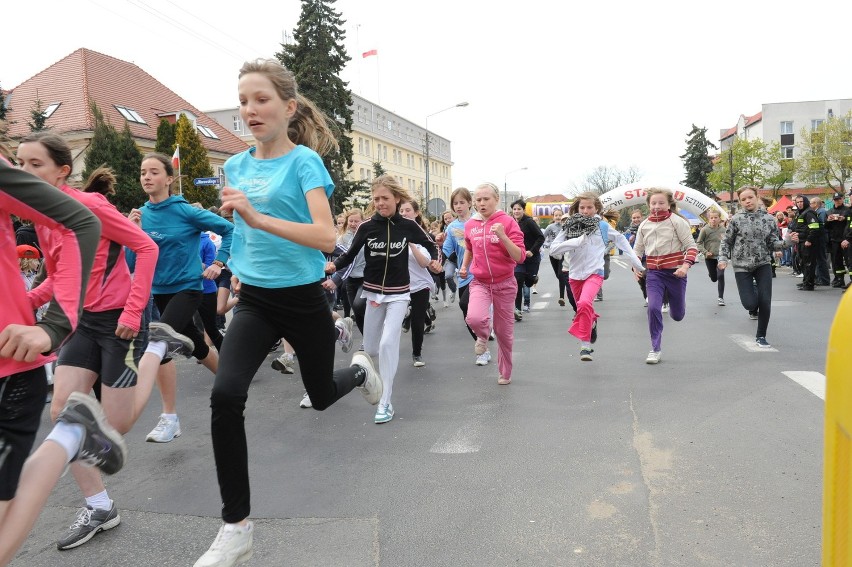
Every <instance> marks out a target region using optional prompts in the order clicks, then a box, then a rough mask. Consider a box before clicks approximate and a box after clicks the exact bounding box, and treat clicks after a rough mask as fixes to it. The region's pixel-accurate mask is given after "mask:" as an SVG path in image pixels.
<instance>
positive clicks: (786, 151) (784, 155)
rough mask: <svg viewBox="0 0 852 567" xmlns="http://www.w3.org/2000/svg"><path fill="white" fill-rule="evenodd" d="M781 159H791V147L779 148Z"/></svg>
mask: <svg viewBox="0 0 852 567" xmlns="http://www.w3.org/2000/svg"><path fill="white" fill-rule="evenodd" d="M781 159H793V146H781Z"/></svg>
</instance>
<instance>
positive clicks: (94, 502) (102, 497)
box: [86, 490, 112, 510]
mask: <svg viewBox="0 0 852 567" xmlns="http://www.w3.org/2000/svg"><path fill="white" fill-rule="evenodd" d="M86 504H87V505H88V506H91V507H92V508H94V509H95V510H109V509H110V508H112V500H110V499H109V494H107V491H106V490H104V491H103V492H98V493H97V494H93V495H92V496H87V497H86Z"/></svg>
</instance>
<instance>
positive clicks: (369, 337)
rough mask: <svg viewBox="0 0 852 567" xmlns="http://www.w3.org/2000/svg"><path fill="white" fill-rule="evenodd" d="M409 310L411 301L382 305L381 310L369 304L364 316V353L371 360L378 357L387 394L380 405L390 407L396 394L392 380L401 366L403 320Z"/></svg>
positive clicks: (369, 302) (380, 305)
mask: <svg viewBox="0 0 852 567" xmlns="http://www.w3.org/2000/svg"><path fill="white" fill-rule="evenodd" d="M407 309H408V301H391V302H389V303H380V304H379V305H378V307H376V306H374V305H373V302H372V301H367V312H366V313H365V314H364V350H365V351H366V352H367V354H369V355H370V356H371V357H373V358H375V357H376V355H378V357H379V374H380V375H381V377H382V384H383V385H384V393H383V394H382V399H381V401H380V402H379V403H380V404H389V403H390V399H391V393H392V392H393V379H394V377H395V376H396V369H397V367H398V366H399V338H400V336H401V335H402V320H403V319H404V318H405V312H406V310H407Z"/></svg>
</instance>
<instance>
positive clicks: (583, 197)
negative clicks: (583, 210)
mask: <svg viewBox="0 0 852 567" xmlns="http://www.w3.org/2000/svg"><path fill="white" fill-rule="evenodd" d="M580 201H591V202H592V203H594V204H595V212H596V213H598V214H601V211H603V203H601V199H600V197H598V194H597V193H592V192H591V191H586V192H584V193H580V194H579V195H577V196H576V197H574V202H573V203H571V208H569V209H568V214H570V215H576V214H577V213H578V212H580Z"/></svg>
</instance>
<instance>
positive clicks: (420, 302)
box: [410, 287, 429, 356]
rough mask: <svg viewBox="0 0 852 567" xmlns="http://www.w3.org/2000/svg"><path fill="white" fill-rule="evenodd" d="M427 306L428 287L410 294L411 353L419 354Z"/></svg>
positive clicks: (421, 346)
mask: <svg viewBox="0 0 852 567" xmlns="http://www.w3.org/2000/svg"><path fill="white" fill-rule="evenodd" d="M427 307H429V288H428V287H426V288H423V289H421V290H420V291H415V292H414V293H412V294H411V315H410V317H411V319H410V322H411V353H412V355H414V356H420V355H421V354H422V352H421V350H422V349H423V334H424V330H425V329H426V308H427Z"/></svg>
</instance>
